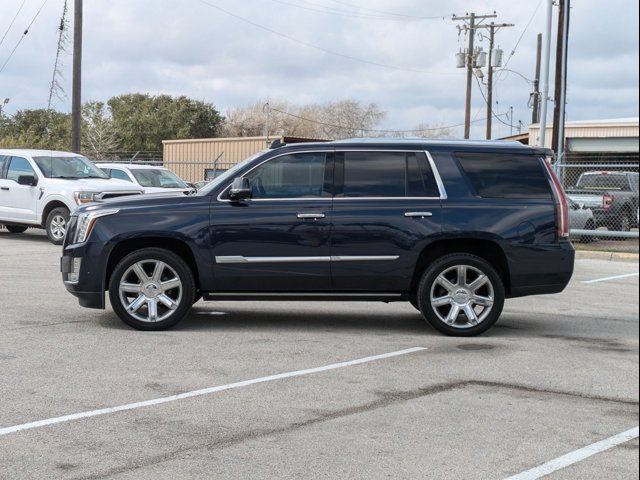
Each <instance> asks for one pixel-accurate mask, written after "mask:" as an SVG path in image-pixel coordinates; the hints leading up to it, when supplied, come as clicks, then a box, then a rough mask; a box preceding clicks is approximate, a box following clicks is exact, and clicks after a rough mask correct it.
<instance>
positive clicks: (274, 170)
mask: <svg viewBox="0 0 640 480" xmlns="http://www.w3.org/2000/svg"><path fill="white" fill-rule="evenodd" d="M325 161H326V155H325V153H324V152H317V153H298V154H291V155H283V156H282V157H278V158H275V159H273V160H269V161H267V162H266V163H264V164H262V165H260V166H259V167H257V168H256V169H255V170H253V171H252V172H250V173H249V174H248V175H247V178H248V179H249V186H250V187H251V196H252V198H304V197H322V196H323V195H324V174H325Z"/></svg>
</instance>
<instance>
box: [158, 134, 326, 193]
mask: <svg viewBox="0 0 640 480" xmlns="http://www.w3.org/2000/svg"><path fill="white" fill-rule="evenodd" d="M274 140H279V141H281V142H282V143H300V142H310V141H325V140H322V139H313V138H302V137H273V136H271V137H235V138H198V139H191V140H163V142H162V150H163V155H162V158H163V165H164V166H165V167H166V168H168V169H170V170H172V171H173V172H174V173H176V174H177V175H179V176H180V177H181V178H183V179H185V180H186V181H188V182H199V181H201V180H211V179H213V178H215V177H216V176H217V175H218V174H219V173H220V172H222V171H224V170H227V169H228V168H230V167H232V166H233V165H235V164H236V163H238V162H241V161H242V160H244V159H245V158H247V157H250V156H251V155H255V154H256V153H258V152H260V151H262V150H265V149H266V148H268V147H269V145H270V144H271V143H272V142H273V141H274Z"/></svg>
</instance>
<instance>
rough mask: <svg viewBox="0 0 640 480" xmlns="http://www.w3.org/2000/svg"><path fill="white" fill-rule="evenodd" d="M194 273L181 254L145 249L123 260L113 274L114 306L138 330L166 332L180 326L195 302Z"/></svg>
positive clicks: (110, 290) (110, 297) (112, 296)
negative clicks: (177, 325)
mask: <svg viewBox="0 0 640 480" xmlns="http://www.w3.org/2000/svg"><path fill="white" fill-rule="evenodd" d="M195 290H196V288H195V282H194V279H193V273H192V272H191V269H190V268H189V266H188V265H187V264H186V262H185V261H184V260H183V259H182V258H180V257H179V256H178V255H176V254H174V253H172V252H170V251H168V250H164V249H161V248H144V249H141V250H137V251H135V252H133V253H130V254H129V255H127V256H126V257H125V258H123V259H122V260H121V261H120V262H119V263H118V265H117V266H116V268H115V269H114V271H113V274H112V275H111V280H110V282H109V299H110V301H111V306H112V307H113V309H114V311H115V312H116V313H117V314H118V316H119V317H120V318H121V319H122V321H124V322H125V323H126V324H127V325H129V326H131V327H133V328H136V329H138V330H164V329H167V328H170V327H172V326H174V325H175V324H176V323H178V322H179V321H180V320H181V319H182V318H183V317H184V316H185V315H186V314H187V312H188V311H189V309H190V308H191V306H192V305H193V303H194V299H195Z"/></svg>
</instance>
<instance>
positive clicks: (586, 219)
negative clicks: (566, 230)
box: [567, 198, 596, 243]
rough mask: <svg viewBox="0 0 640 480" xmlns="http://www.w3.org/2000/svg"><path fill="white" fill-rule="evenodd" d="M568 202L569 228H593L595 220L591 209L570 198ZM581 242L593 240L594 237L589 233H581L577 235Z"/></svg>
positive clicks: (594, 227)
mask: <svg viewBox="0 0 640 480" xmlns="http://www.w3.org/2000/svg"><path fill="white" fill-rule="evenodd" d="M567 202H568V204H569V225H570V228H571V230H595V229H596V221H595V219H594V217H593V210H591V209H590V208H587V207H585V206H580V205H579V204H578V203H576V202H574V201H573V200H571V199H570V198H568V199H567ZM578 240H579V241H581V242H585V243H586V242H593V241H594V240H595V238H594V237H593V236H591V235H581V236H579V237H578Z"/></svg>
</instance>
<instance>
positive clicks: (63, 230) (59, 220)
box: [49, 215, 67, 240]
mask: <svg viewBox="0 0 640 480" xmlns="http://www.w3.org/2000/svg"><path fill="white" fill-rule="evenodd" d="M49 228H50V230H51V236H52V237H53V238H54V239H55V240H63V239H64V236H65V235H66V234H67V221H66V220H65V218H64V217H63V216H62V215H56V216H55V217H53V218H52V219H51V225H50V227H49Z"/></svg>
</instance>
